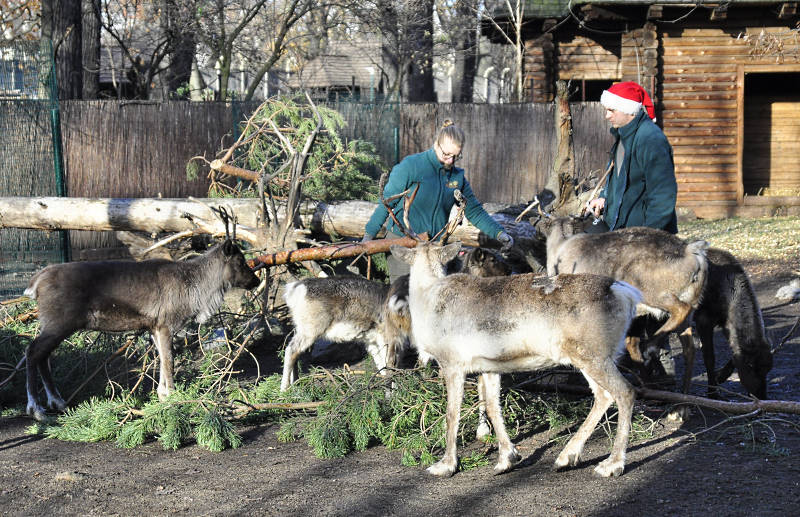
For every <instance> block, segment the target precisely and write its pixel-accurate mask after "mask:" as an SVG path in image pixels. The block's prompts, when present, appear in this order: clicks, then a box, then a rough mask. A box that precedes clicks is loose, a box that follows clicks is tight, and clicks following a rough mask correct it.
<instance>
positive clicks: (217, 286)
mask: <svg viewBox="0 0 800 517" xmlns="http://www.w3.org/2000/svg"><path fill="white" fill-rule="evenodd" d="M258 283H259V280H258V277H257V276H256V275H255V274H253V272H252V271H251V270H250V268H249V267H248V266H247V263H246V262H245V259H244V256H243V255H242V252H241V251H240V250H239V248H237V247H236V245H235V244H234V243H233V242H232V241H230V240H226V241H225V242H224V243H223V244H220V245H217V246H215V247H213V248H212V249H210V250H209V251H208V252H206V253H205V254H204V255H202V256H200V257H197V258H194V259H191V260H187V261H185V262H171V261H169V260H163V259H155V260H145V261H142V262H132V261H103V262H70V263H66V264H55V265H52V266H48V267H46V268H44V269H43V270H41V271H39V272H38V273H36V274H35V275H34V276H33V278H31V281H30V286H29V287H28V289H26V290H25V294H26V295H28V296H30V297H31V298H33V299H35V300H36V301H37V303H38V306H39V321H40V332H39V336H38V337H37V338H36V339H34V340H33V341H32V342H31V343H30V345H28V348H27V350H26V352H25V356H26V359H27V393H28V407H27V411H28V413H29V414H30V415H32V416H33V417H34V418H36V419H37V420H44V419H45V418H46V415H45V409H44V408H43V407H42V406H40V405H39V403H38V401H37V400H36V394H37V391H38V382H37V381H38V378H37V372H38V374H39V375H40V376H41V378H42V382H43V384H44V388H45V391H46V393H47V404H48V406H49V407H50V408H52V409H57V410H63V409H64V408H65V407H66V404H65V402H64V400H63V399H62V398H61V395H60V394H59V392H58V389H57V388H56V386H55V384H54V382H53V379H52V374H51V371H50V365H49V362H48V358H49V356H50V353H51V352H52V351H53V350H54V349H55V348H56V347H57V346H58V345H59V344H60V343H61V341H63V340H64V339H66V338H67V337H69V336H70V335H71V334H72V333H73V332H75V331H77V330H81V329H85V330H101V331H108V332H122V331H128V330H149V331H150V333H151V334H152V336H153V340H154V341H155V343H156V347H157V348H158V353H159V358H160V370H159V383H158V396H159V398H162V399H163V398H165V397H166V396H167V395H169V393H170V392H171V391H172V390H173V389H174V383H173V374H172V370H173V363H172V334H173V333H174V332H175V331H177V330H178V329H180V328H181V327H182V326H183V324H184V323H185V321H186V320H188V319H189V318H191V317H193V316H194V317H196V318H197V319H198V321H199V322H202V321H205V320H206V319H208V318H209V317H210V316H211V315H213V314H214V313H215V312H216V311H217V310H218V309H219V307H220V305H221V304H222V300H223V295H224V293H225V291H226V290H227V289H228V288H230V287H241V288H244V289H252V288H254V287H256V286H257V285H258Z"/></svg>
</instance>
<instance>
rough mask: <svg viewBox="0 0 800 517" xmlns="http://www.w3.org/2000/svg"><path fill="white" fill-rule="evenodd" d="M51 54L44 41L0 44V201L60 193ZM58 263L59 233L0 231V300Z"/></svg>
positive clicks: (60, 256)
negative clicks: (51, 265)
mask: <svg viewBox="0 0 800 517" xmlns="http://www.w3.org/2000/svg"><path fill="white" fill-rule="evenodd" d="M51 54H52V53H51V50H50V45H49V42H47V41H45V42H43V43H40V42H27V41H26V42H13V43H0V143H1V144H0V171H2V172H1V173H0V196H4V197H5V196H55V195H59V193H60V191H61V192H62V193H63V184H62V183H60V182H59V174H60V172H61V171H60V163H59V160H58V156H59V155H58V152H57V151H58V149H57V147H56V146H57V145H58V138H57V136H58V131H57V128H58V100H57V99H56V97H55V95H56V94H55V88H54V87H55V79H54V75H53V70H54V66H53V59H52V55H51ZM54 128H56V131H54ZM63 259H64V243H63V235H62V232H42V231H35V230H21V229H15V228H10V229H0V298H3V297H8V296H14V295H18V294H21V293H22V290H23V289H24V288H25V286H26V285H27V282H28V279H29V278H30V276H31V275H32V274H33V272H35V271H36V270H38V269H40V268H41V267H43V266H44V265H46V264H50V263H55V262H61V261H62V260H63Z"/></svg>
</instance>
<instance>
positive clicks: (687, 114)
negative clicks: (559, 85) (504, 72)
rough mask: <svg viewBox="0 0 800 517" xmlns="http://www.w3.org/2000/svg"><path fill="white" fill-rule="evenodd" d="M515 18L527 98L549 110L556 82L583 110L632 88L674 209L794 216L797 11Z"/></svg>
mask: <svg viewBox="0 0 800 517" xmlns="http://www.w3.org/2000/svg"><path fill="white" fill-rule="evenodd" d="M524 12H525V16H524V17H525V24H524V27H525V28H524V31H525V32H524V39H525V60H524V77H525V94H526V98H527V99H528V100H530V101H533V102H551V101H552V100H553V96H554V92H555V82H556V81H557V80H568V81H571V88H572V89H573V92H574V93H573V100H587V101H597V100H599V98H600V93H601V92H602V90H603V89H605V88H607V87H608V86H609V85H610V84H612V83H613V82H616V81H636V82H638V83H639V84H641V85H642V86H643V87H645V89H647V90H648V92H649V93H650V95H651V96H652V98H653V100H654V103H655V104H656V109H657V115H658V120H659V122H658V123H659V124H660V125H662V127H663V129H664V133H665V134H666V135H667V137H668V138H669V140H670V142H671V143H672V146H673V149H674V157H675V171H676V176H677V180H678V206H680V207H685V208H691V209H692V210H694V211H695V213H697V215H699V216H705V217H718V216H728V215H761V214H781V213H800V162H798V160H797V156H800V34H798V22H800V17H798V11H797V3H796V2H777V1H774V0H744V1H740V0H729V1H725V2H704V1H701V2H697V3H685V2H676V1H674V0H661V1H656V0H600V1H597V2H587V1H585V0H573V1H571V2H570V1H569V0H528V1H527V3H526V5H525V11H524ZM484 34H486V35H487V36H489V37H491V38H492V39H493V40H494V41H497V42H501V41H502V39H501V38H499V37H497V34H495V33H494V29H493V27H491V26H489V25H486V26H484ZM601 130H604V129H603V128H598V131H601Z"/></svg>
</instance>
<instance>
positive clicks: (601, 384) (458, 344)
mask: <svg viewBox="0 0 800 517" xmlns="http://www.w3.org/2000/svg"><path fill="white" fill-rule="evenodd" d="M458 249H459V244H458V243H456V244H450V245H447V246H440V245H437V244H435V243H430V242H421V243H419V244H417V246H416V247H415V248H411V249H409V248H402V247H398V246H395V247H393V248H392V253H394V254H396V255H397V256H398V257H400V258H401V259H402V260H404V261H405V262H407V263H408V264H410V265H411V274H410V278H409V299H408V301H409V309H410V312H411V327H412V334H413V339H414V342H415V344H416V346H417V347H418V348H419V349H420V351H422V352H424V353H426V354H429V355H430V356H432V357H433V358H434V359H436V361H437V362H438V363H439V366H440V368H441V372H442V376H443V377H444V379H445V383H446V388H447V418H446V423H447V432H446V449H445V453H444V457H443V458H442V459H441V460H440V461H439V462H438V463H436V464H434V465H432V466H431V467H429V468H428V472H429V473H431V474H433V475H437V476H449V475H452V474H453V473H454V472H455V470H456V467H457V462H458V458H457V454H456V437H457V433H458V422H459V417H460V414H459V413H460V409H461V401H462V398H463V390H464V379H465V376H466V375H467V374H468V373H471V372H477V373H481V382H482V386H481V387H480V390H481V392H482V393H481V394H482V396H483V398H484V400H485V402H486V412H487V414H488V416H489V419H490V420H491V422H492V426H493V427H494V430H495V433H496V435H497V440H498V445H499V460H498V462H497V464H496V465H495V467H494V470H495V473H502V472H505V471H507V470H509V469H510V468H512V466H513V465H514V464H515V463H516V462H517V461H519V459H520V456H519V454H518V452H517V450H516V448H515V447H514V445H513V444H512V443H511V440H510V438H509V436H508V433H507V432H506V429H505V424H504V422H503V417H502V413H501V409H500V374H501V373H506V372H514V371H530V370H538V369H541V368H547V367H552V366H556V365H564V364H571V365H574V366H576V367H577V368H578V369H579V370H580V371H581V372H582V373H583V375H584V376H585V377H586V378H587V380H588V381H589V385H590V386H591V388H592V391H593V393H594V395H595V401H594V405H593V406H592V409H591V411H590V413H589V415H588V416H587V418H586V420H585V421H584V422H583V424H582V425H581V427H580V429H579V430H578V432H577V433H576V434H575V435H574V436H573V437H572V439H571V440H570V441H569V443H568V444H567V446H566V447H565V449H564V450H563V451H562V452H561V454H560V455H559V456H558V458H557V459H556V467H557V468H559V469H560V468H564V467H567V466H575V465H577V463H578V461H579V459H580V455H581V452H582V450H583V446H584V444H585V442H586V440H587V439H588V438H589V436H590V435H591V433H592V432H593V430H594V428H595V426H596V425H597V423H598V422H599V421H600V418H601V417H602V416H603V414H604V413H605V411H606V410H607V409H608V407H609V406H610V405H611V403H612V402H616V404H617V407H618V409H619V420H618V427H617V435H616V438H615V439H614V444H613V446H612V452H611V455H610V456H609V457H608V458H607V459H606V460H604V461H602V462H601V463H600V464H599V465H598V466H597V467H596V468H595V472H596V473H597V474H599V475H601V476H604V477H608V476H618V475H620V474H622V472H623V470H624V466H625V450H626V448H627V441H628V434H629V432H630V425H631V415H632V411H633V402H634V398H635V394H634V390H633V388H632V387H631V385H630V384H629V383H628V381H626V380H625V378H624V377H623V376H622V374H621V373H620V372H619V370H618V369H617V367H616V365H615V364H614V361H615V359H616V358H617V357H618V356H619V355H620V354H621V352H622V351H623V350H624V346H625V343H624V338H625V332H626V330H627V328H628V326H629V325H630V322H631V320H632V319H633V317H634V314H635V309H636V306H637V305H638V304H639V303H640V302H641V294H640V293H639V291H638V290H637V289H636V288H634V287H632V286H630V285H628V284H626V283H624V282H618V281H615V280H613V279H611V278H607V277H600V276H596V275H587V274H581V275H559V276H557V277H554V278H548V277H539V276H536V275H533V274H525V275H513V276H509V277H492V278H479V277H473V276H469V275H464V274H454V275H450V276H446V275H445V266H444V264H446V263H447V262H448V261H449V260H450V259H451V258H452V257H453V256H455V254H456V253H458Z"/></svg>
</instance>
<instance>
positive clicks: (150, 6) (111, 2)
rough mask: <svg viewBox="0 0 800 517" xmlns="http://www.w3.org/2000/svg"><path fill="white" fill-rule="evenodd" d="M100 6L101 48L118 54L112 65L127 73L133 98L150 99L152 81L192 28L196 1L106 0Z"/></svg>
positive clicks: (193, 26)
mask: <svg viewBox="0 0 800 517" xmlns="http://www.w3.org/2000/svg"><path fill="white" fill-rule="evenodd" d="M101 6H102V9H101V15H100V20H101V25H102V28H103V35H104V36H105V37H104V45H105V46H106V47H108V48H110V47H113V46H116V47H118V48H119V49H120V51H121V54H122V63H113V64H112V66H113V67H115V68H117V69H118V70H119V72H121V71H125V70H126V71H127V72H126V73H127V79H128V81H130V83H131V87H132V89H133V93H132V95H133V97H135V98H138V99H148V98H150V94H151V89H152V87H153V85H154V84H155V79H156V78H157V77H158V76H160V75H161V74H163V73H164V72H165V71H166V70H167V69H168V67H169V64H170V58H171V57H173V56H175V55H176V53H177V52H178V51H177V50H176V49H179V48H181V45H182V43H183V42H184V40H185V35H186V34H189V33H191V32H192V31H193V30H194V29H195V27H196V20H195V16H196V0H159V1H156V2H152V1H148V0H107V1H104V2H102V4H101ZM165 25H166V26H168V28H169V30H162V28H163V27H164V26H165ZM112 55H113V54H112Z"/></svg>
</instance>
